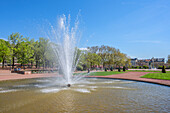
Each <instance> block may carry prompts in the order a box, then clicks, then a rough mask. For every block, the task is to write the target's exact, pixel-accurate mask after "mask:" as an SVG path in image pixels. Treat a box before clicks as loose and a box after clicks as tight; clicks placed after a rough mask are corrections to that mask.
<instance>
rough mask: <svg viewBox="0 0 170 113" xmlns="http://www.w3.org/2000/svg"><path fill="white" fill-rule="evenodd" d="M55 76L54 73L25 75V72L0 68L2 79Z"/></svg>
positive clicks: (0, 78) (0, 77) (0, 79)
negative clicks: (18, 72)
mask: <svg viewBox="0 0 170 113" xmlns="http://www.w3.org/2000/svg"><path fill="white" fill-rule="evenodd" d="M54 76H56V75H55V74H54V73H45V74H29V75H24V74H17V73H11V72H10V71H9V70H0V81H4V80H17V79H28V78H42V77H54Z"/></svg>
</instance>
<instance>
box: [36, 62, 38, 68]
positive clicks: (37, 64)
mask: <svg viewBox="0 0 170 113" xmlns="http://www.w3.org/2000/svg"><path fill="white" fill-rule="evenodd" d="M37 67H38V61H37V60H36V68H37Z"/></svg>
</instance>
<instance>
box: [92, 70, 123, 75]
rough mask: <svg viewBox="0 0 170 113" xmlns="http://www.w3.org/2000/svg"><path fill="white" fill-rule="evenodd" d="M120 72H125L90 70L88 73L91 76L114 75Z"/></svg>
mask: <svg viewBox="0 0 170 113" xmlns="http://www.w3.org/2000/svg"><path fill="white" fill-rule="evenodd" d="M121 73H125V72H118V71H108V72H105V71H103V72H92V73H90V74H89V75H92V76H107V75H115V74H121Z"/></svg>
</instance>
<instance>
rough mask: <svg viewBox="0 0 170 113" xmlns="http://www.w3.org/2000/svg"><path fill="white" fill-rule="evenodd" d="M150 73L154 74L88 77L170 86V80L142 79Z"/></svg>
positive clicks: (131, 73)
mask: <svg viewBox="0 0 170 113" xmlns="http://www.w3.org/2000/svg"><path fill="white" fill-rule="evenodd" d="M148 73H152V72H127V73H122V74H115V75H108V76H88V77H97V78H113V79H124V80H134V81H142V82H149V83H155V84H160V85H166V86H170V80H159V79H149V78H140V77H141V76H143V75H145V74H148Z"/></svg>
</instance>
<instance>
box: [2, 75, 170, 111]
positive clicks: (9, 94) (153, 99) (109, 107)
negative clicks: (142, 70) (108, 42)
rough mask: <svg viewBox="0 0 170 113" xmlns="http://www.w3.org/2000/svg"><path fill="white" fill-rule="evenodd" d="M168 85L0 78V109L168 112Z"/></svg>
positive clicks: (109, 80)
mask: <svg viewBox="0 0 170 113" xmlns="http://www.w3.org/2000/svg"><path fill="white" fill-rule="evenodd" d="M169 94H170V90H169V87H166V86H160V85H154V84H148V83H141V82H133V81H125V80H112V79H95V78H90V79H84V80H82V81H81V82H79V83H76V84H74V85H72V86H71V87H66V86H63V85H61V84H60V83H56V81H54V79H53V78H49V79H47V78H46V79H40V78H39V79H27V80H17V81H5V82H0V113H25V112H28V113H47V112H48V113H54V112H55V113H58V112H69V113H80V112H90V113H91V112H94V113H96V112H98V113H99V112H108V113H109V112H111V113H113V112H141V113H143V112H167V113H168V112H170V109H169V108H170V107H169V104H170V103H169V102H170V96H169Z"/></svg>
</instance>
